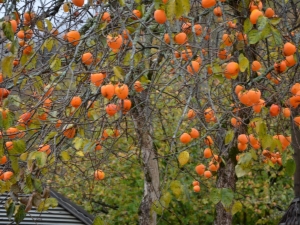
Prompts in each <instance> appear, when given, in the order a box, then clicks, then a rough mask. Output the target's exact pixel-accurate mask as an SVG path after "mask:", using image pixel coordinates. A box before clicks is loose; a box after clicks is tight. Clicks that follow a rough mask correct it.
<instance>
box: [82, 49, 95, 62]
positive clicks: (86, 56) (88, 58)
mask: <svg viewBox="0 0 300 225" xmlns="http://www.w3.org/2000/svg"><path fill="white" fill-rule="evenodd" d="M81 62H82V63H83V64H85V65H91V64H92V63H93V55H92V54H91V53H90V52H87V53H84V54H82V56H81Z"/></svg>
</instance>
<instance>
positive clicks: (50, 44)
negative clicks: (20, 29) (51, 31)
mask: <svg viewBox="0 0 300 225" xmlns="http://www.w3.org/2000/svg"><path fill="white" fill-rule="evenodd" d="M53 43H54V39H53V38H48V39H47V40H46V41H45V42H44V44H43V47H45V48H46V49H47V50H48V51H49V52H50V51H51V50H52V48H53Z"/></svg>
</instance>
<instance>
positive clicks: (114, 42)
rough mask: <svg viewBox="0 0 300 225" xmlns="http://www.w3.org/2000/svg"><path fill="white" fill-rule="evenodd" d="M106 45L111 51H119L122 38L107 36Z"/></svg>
mask: <svg viewBox="0 0 300 225" xmlns="http://www.w3.org/2000/svg"><path fill="white" fill-rule="evenodd" d="M106 43H107V45H108V47H110V48H111V49H119V48H120V47H121V45H122V44H123V38H122V36H121V35H118V36H116V37H113V36H111V35H108V36H107V37H106Z"/></svg>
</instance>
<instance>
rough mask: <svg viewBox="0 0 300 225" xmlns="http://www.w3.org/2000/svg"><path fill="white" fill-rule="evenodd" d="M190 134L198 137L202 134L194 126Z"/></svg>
mask: <svg viewBox="0 0 300 225" xmlns="http://www.w3.org/2000/svg"><path fill="white" fill-rule="evenodd" d="M190 136H191V137H192V138H198V137H199V136H200V133H199V131H198V130H197V129H196V128H192V129H191V132H190Z"/></svg>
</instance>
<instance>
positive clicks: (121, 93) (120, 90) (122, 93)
mask: <svg viewBox="0 0 300 225" xmlns="http://www.w3.org/2000/svg"><path fill="white" fill-rule="evenodd" d="M128 92H129V89H128V86H127V85H126V84H122V85H117V86H116V87H115V94H116V95H117V96H118V98H119V99H125V98H127V96H128Z"/></svg>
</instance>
